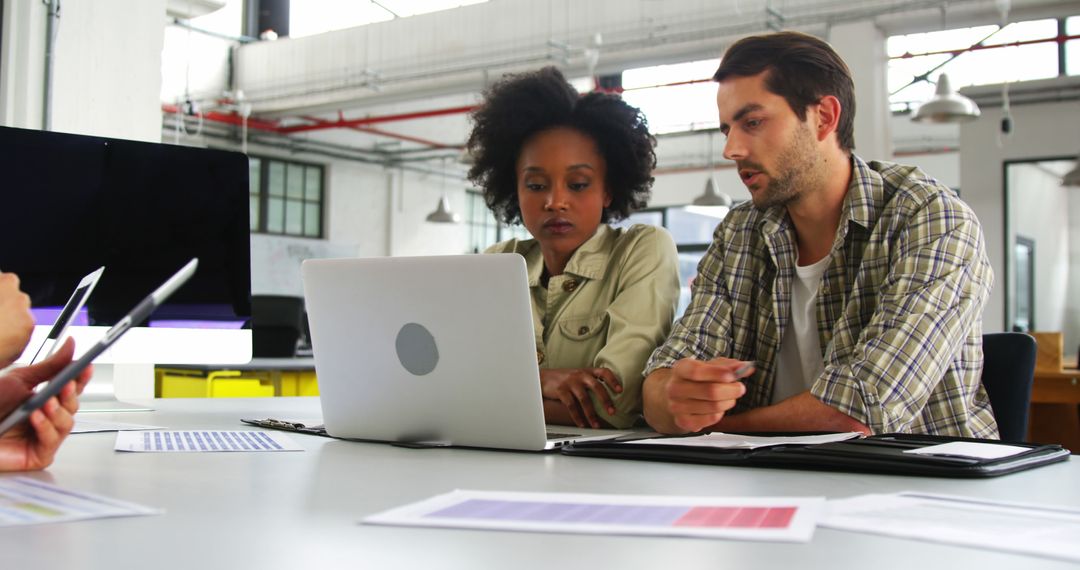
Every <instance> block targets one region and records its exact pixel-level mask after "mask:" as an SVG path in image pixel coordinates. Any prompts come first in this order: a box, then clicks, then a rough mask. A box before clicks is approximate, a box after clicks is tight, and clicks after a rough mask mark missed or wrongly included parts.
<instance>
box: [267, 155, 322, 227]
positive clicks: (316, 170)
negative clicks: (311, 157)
mask: <svg viewBox="0 0 1080 570" xmlns="http://www.w3.org/2000/svg"><path fill="white" fill-rule="evenodd" d="M250 169H251V174H250V196H249V200H250V205H251V231H253V232H258V233H266V234H279V235H288V236H298V237H309V238H321V237H323V186H324V184H323V175H324V172H323V167H322V166H321V165H318V164H308V163H303V162H293V161H287V160H279V159H276V158H266V157H256V156H253V157H251V158H250Z"/></svg>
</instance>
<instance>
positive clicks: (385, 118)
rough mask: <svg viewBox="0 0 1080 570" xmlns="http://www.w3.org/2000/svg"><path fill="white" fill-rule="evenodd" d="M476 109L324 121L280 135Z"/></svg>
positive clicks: (421, 117) (290, 128)
mask: <svg viewBox="0 0 1080 570" xmlns="http://www.w3.org/2000/svg"><path fill="white" fill-rule="evenodd" d="M475 108H476V107H475V106H473V105H469V106H467V107H450V108H448V109H435V110H432V111H417V112H415V113H400V114H397V115H383V116H376V117H364V118H362V119H338V120H336V121H323V122H321V123H318V124H314V125H293V126H289V127H280V128H279V129H278V132H279V133H284V134H291V133H300V132H304V131H318V130H323V129H337V128H349V127H359V126H362V125H370V124H372V123H388V122H391V121H408V120H410V119H425V118H428V117H439V116H442V115H460V114H461V113H468V112H469V111H472V110H473V109H475Z"/></svg>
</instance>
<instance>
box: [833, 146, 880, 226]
mask: <svg viewBox="0 0 1080 570" xmlns="http://www.w3.org/2000/svg"><path fill="white" fill-rule="evenodd" d="M884 202H885V182H884V181H883V180H882V178H881V174H880V173H879V172H877V171H876V170H874V169H872V168H870V165H868V164H866V162H864V161H863V159H861V158H859V157H858V156H855V155H854V154H853V155H851V184H849V185H848V192H847V197H845V198H844V206H843V208H844V210H843V211H844V217H845V218H847V220H848V221H851V222H854V223H856V224H858V225H859V226H861V227H862V228H864V229H870V228H871V227H872V226H873V225H874V222H875V220H877V219H878V212H879V210H880V209H881V208H882V206H883V204H884ZM840 221H841V225H844V224H843V222H844V219H841V220H840Z"/></svg>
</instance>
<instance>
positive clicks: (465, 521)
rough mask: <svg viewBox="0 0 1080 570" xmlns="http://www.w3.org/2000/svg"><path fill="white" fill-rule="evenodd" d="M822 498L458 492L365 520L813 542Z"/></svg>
mask: <svg viewBox="0 0 1080 570" xmlns="http://www.w3.org/2000/svg"><path fill="white" fill-rule="evenodd" d="M823 506H824V499H823V498H821V497H686V496H672V497H669V496H659V495H601V494H579V493H525V492H522V493H516V492H497V491H465V490H457V491H452V492H450V493H446V494H443V495H438V496H435V497H432V498H430V499H427V500H424V501H420V502H418V503H413V504H410V505H406V506H403V507H399V508H396V509H391V510H389V511H386V512H383V513H379V514H375V515H372V516H369V517H367V518H365V519H364V520H363V522H364V523H366V524H379V525H393V526H421V527H443V528H472V529H485V530H512V531H529V532H551V533H570V534H620V535H627V534H628V535H647V536H691V537H702V538H731V539H742V540H763V541H784V542H809V541H810V538H811V536H812V535H813V533H814V525H815V524H816V522H817V519H818V515H819V513H820V511H821V509H822V508H823Z"/></svg>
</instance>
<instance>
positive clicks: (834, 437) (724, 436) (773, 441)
mask: <svg viewBox="0 0 1080 570" xmlns="http://www.w3.org/2000/svg"><path fill="white" fill-rule="evenodd" d="M860 435H861V434H859V433H857V432H844V433H828V434H824V435H800V436H775V437H774V436H754V435H739V434H730V433H723V432H718V431H716V432H712V433H707V434H704V435H697V436H691V437H673V438H662V439H636V440H633V441H627V442H625V443H628V444H639V445H679V446H688V447H715V448H717V449H757V448H759V447H770V446H774V445H786V444H817V443H831V442H834V441H846V440H849V439H855V438H857V437H860Z"/></svg>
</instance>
